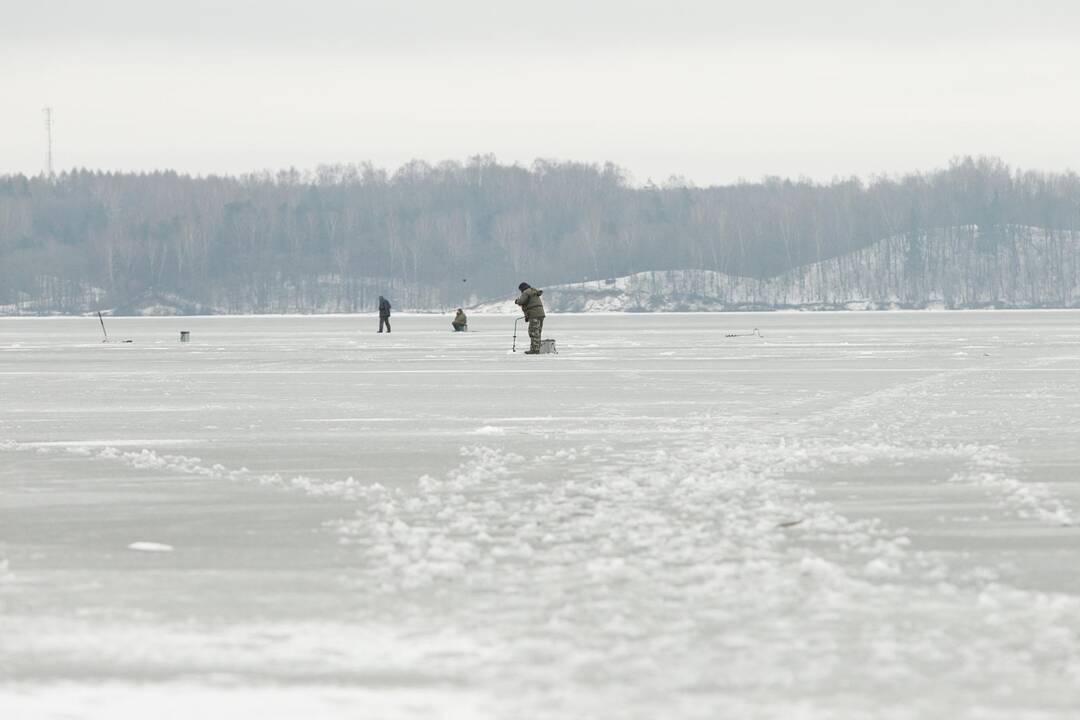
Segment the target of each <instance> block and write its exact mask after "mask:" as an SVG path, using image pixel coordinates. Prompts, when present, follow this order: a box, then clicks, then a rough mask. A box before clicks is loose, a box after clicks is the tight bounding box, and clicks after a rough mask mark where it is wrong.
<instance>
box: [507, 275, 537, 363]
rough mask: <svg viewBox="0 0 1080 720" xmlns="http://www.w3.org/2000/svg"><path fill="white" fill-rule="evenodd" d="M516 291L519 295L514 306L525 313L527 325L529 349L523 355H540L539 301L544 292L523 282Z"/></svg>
mask: <svg viewBox="0 0 1080 720" xmlns="http://www.w3.org/2000/svg"><path fill="white" fill-rule="evenodd" d="M518 290H520V291H521V295H519V296H518V299H517V300H515V301H514V304H516V305H520V306H521V311H522V312H524V313H525V320H526V321H527V322H528V323H529V349H528V350H526V351H525V354H526V355H538V354H540V333H541V332H542V331H543V330H544V303H543V302H541V300H540V296H541V295H543V294H544V291H543V290H537V289H536V288H534V287H532V286H530V285H529V283H524V282H523V283H521V284H520V285H518Z"/></svg>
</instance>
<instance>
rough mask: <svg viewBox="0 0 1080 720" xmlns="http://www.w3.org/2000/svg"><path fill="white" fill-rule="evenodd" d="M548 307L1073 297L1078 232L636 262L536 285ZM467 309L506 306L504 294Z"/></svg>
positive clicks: (1079, 260)
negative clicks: (739, 268)
mask: <svg viewBox="0 0 1080 720" xmlns="http://www.w3.org/2000/svg"><path fill="white" fill-rule="evenodd" d="M544 302H545V305H546V306H547V308H548V309H549V310H552V311H555V312H603V311H615V312H657V311H660V312H672V311H725V310H726V311H732V310H774V309H799V310H884V309H906V308H912V309H935V308H940V309H945V308H1039V307H1080V235H1078V234H1074V233H1067V232H1061V233H1048V232H1046V231H1044V230H1042V229H1039V228H1030V227H1018V226H1008V227H1004V228H993V230H992V231H989V232H982V231H980V229H979V228H977V227H975V226H966V227H959V228H948V229H942V230H938V231H936V232H934V233H932V234H930V235H923V236H919V237H914V238H912V237H908V236H902V235H899V236H895V237H892V238H889V239H886V240H882V241H880V242H878V243H877V244H875V245H873V246H871V247H869V248H866V249H863V250H860V251H858V252H855V253H851V254H848V255H843V256H840V257H836V258H831V259H829V260H825V261H822V262H818V263H814V264H812V265H806V266H803V267H799V268H795V269H794V270H791V271H789V272H787V273H784V274H782V275H778V276H776V277H772V278H766V279H759V278H750V277H741V276H736V275H726V274H724V273H719V272H713V271H710V270H666V271H650V272H641V273H637V274H634V275H629V276H625V277H620V278H613V279H608V280H597V281H592V280H590V281H587V282H581V283H572V284H567V285H555V286H551V287H546V288H544ZM473 310H474V312H485V313H515V312H518V309H517V308H516V307H515V306H514V305H513V303H512V302H511V301H510V300H505V299H500V300H496V301H489V302H485V303H482V304H479V305H477V306H476V307H474V308H473Z"/></svg>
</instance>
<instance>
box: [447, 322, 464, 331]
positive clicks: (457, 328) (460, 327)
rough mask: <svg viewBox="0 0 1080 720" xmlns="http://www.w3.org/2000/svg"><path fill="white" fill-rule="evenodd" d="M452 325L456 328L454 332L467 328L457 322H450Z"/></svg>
mask: <svg viewBox="0 0 1080 720" xmlns="http://www.w3.org/2000/svg"><path fill="white" fill-rule="evenodd" d="M450 327H452V328H454V332H463V331H464V330H465V326H464V325H458V324H457V323H450Z"/></svg>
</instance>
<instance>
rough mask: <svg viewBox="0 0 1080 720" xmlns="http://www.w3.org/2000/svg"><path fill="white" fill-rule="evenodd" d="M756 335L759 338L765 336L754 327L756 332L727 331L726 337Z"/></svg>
mask: <svg viewBox="0 0 1080 720" xmlns="http://www.w3.org/2000/svg"><path fill="white" fill-rule="evenodd" d="M755 335H757V336H758V337H759V338H763V337H765V336H764V335H762V334H761V332H760V331H759V330H758V329H757V328H754V332H748V333H725V334H724V337H754V336H755Z"/></svg>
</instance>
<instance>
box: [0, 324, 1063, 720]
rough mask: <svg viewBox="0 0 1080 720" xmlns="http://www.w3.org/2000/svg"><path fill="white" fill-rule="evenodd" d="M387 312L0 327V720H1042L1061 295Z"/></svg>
mask: <svg viewBox="0 0 1080 720" xmlns="http://www.w3.org/2000/svg"><path fill="white" fill-rule="evenodd" d="M393 321H394V332H393V334H391V335H377V334H375V333H374V330H375V324H376V321H375V320H374V319H372V318H370V317H243V318H226V317H222V318H170V319H134V318H133V319H109V320H107V324H108V327H109V331H110V335H111V336H113V337H114V338H115V339H117V340H119V339H123V338H130V339H131V340H133V341H134V342H132V343H129V344H122V343H118V342H114V343H110V344H102V343H101V342H100V328H99V327H98V326H97V320H96V318H64V319H3V320H0V500H2V502H0V717H4V718H17V719H18V720H26V719H29V718H33V719H35V720H36V719H37V718H67V717H78V718H109V719H110V720H115V719H116V718H128V717H131V718H148V717H154V718H191V717H200V716H201V717H228V718H299V717H304V718H324V717H325V718H338V717H341V718H398V717H415V718H442V717H448V718H459V717H460V718H552V719H555V718H558V719H560V720H563V719H567V718H642V719H645V718H649V719H652V718H703V719H704V718H710V719H712V718H728V717H730V718H774V717H776V718H780V717H782V718H822V719H825V718H830V719H832V718H866V717H880V718H943V717H950V718H1001V719H1002V720H1004V719H1006V718H1008V719H1010V720H1011V719H1013V718H1075V717H1076V713H1077V708H1080V572H1078V570H1077V568H1078V567H1080V529H1078V527H1077V521H1078V519H1080V482H1078V476H1077V471H1078V469H1080V313H1077V312H956V313H953V312H949V313H881V314H761V315H750V314H739V315H662V316H657V315H648V316H646V315H638V316H633V315H631V316H626V315H619V316H550V317H549V318H548V320H547V327H546V328H545V329H546V331H547V332H546V335H547V336H550V337H555V338H557V340H558V346H559V350H560V354H558V355H557V356H536V357H526V356H523V355H521V354H520V353H519V354H510V353H509V350H510V334H511V327H512V319H509V318H505V317H474V318H472V319H471V323H472V325H473V330H474V331H473V332H470V333H467V334H454V333H451V332H450V331H449V325H448V323H449V319H448V318H432V317H407V316H399V317H395V318H394V320H393ZM754 327H757V328H760V332H761V335H762V337H748V336H745V334H748V333H750V332H751V330H752V329H753V328H754ZM181 330H188V331H190V332H191V337H192V342H191V343H189V344H180V343H179V342H177V339H178V337H179V332H180V331H181ZM727 333H737V334H740V335H744V336H740V337H725V335H726V334H727ZM523 335H524V331H523V330H522V332H521V333H520V334H519V342H520V340H521V338H522V337H523ZM526 340H527V339H526ZM519 350H520V347H519Z"/></svg>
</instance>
